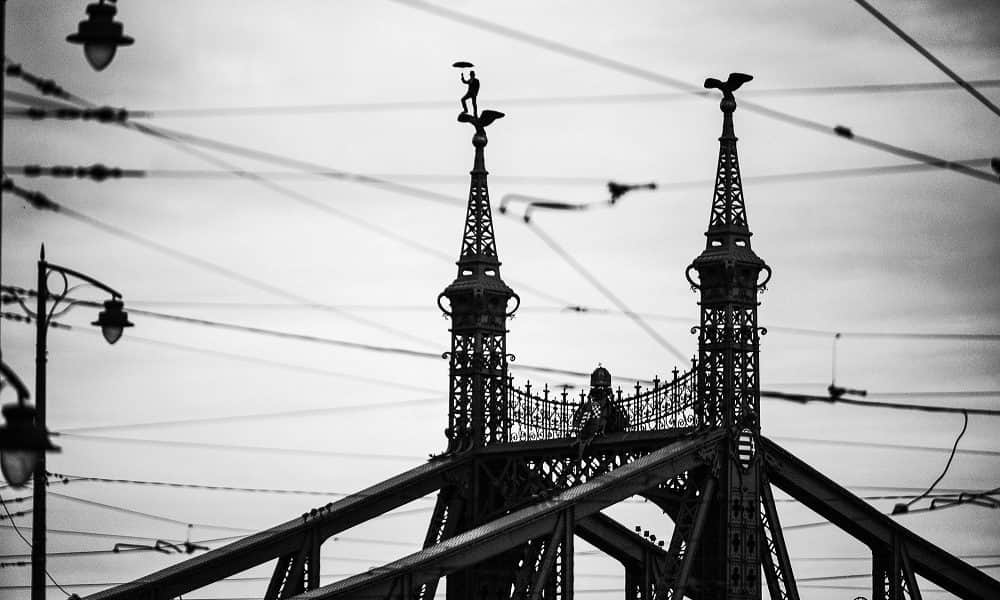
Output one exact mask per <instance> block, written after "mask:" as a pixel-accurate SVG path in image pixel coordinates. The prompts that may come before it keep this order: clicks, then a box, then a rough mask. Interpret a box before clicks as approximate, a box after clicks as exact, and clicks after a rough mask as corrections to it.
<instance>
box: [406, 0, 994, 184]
mask: <svg viewBox="0 0 1000 600" xmlns="http://www.w3.org/2000/svg"><path fill="white" fill-rule="evenodd" d="M393 2H396V3H397V4H401V5H403V6H407V7H410V8H413V9H417V10H421V11H424V12H427V13H430V14H433V15H436V16H438V17H442V18H444V19H448V20H451V21H454V22H457V23H462V24H464V25H467V26H471V27H475V28H477V29H481V30H484V31H489V32H491V33H494V34H497V35H500V36H503V37H506V38H510V39H515V40H518V41H520V42H524V43H527V44H530V45H532V46H536V47H539V48H544V49H546V50H549V51H551V52H555V53H557V54H561V55H563V56H569V57H571V58H575V59H577V60H581V61H584V62H587V63H590V64H593V65H597V66H600V67H603V68H606V69H611V70H614V71H617V72H620V73H625V74H628V75H632V76H634V77H638V78H640V79H644V80H646V81H651V82H653V83H657V84H660V85H665V86H668V87H672V88H674V89H678V90H681V91H683V92H686V93H689V94H692V95H701V94H702V93H703V92H704V89H702V88H701V87H698V86H695V85H692V84H689V83H687V82H685V81H682V80H680V79H677V78H675V77H671V76H668V75H663V74H661V73H656V72H653V71H650V70H648V69H644V68H640V67H636V66H634V65H630V64H627V63H624V62H621V61H618V60H614V59H611V58H607V57H605V56H601V55H599V54H595V53H593V52H588V51H586V50H581V49H579V48H574V47H572V46H569V45H567V44H563V43H560V42H556V41H554V40H549V39H546V38H543V37H541V36H537V35H534V34H530V33H527V32H524V31H520V30H517V29H514V28H512V27H506V26H503V25H500V24H498V23H495V22H493V21H489V20H486V19H482V18H479V17H475V16H472V15H469V14H466V13H463V12H460V11H456V10H452V9H450V8H445V7H443V6H439V5H436V4H432V3H430V2H425V1H423V0H393ZM740 107H741V108H742V109H743V110H746V111H749V112H753V113H756V114H759V115H762V116H765V117H767V118H770V119H774V120H777V121H781V122H783V123H786V124H789V125H794V126H796V127H801V128H805V129H809V130H811V131H817V132H820V133H825V134H830V135H835V136H838V137H841V138H843V139H846V140H850V141H853V142H856V143H858V144H862V145H864V146H868V147H870V148H875V149H877V150H881V151H883V152H887V153H890V154H894V155H896V156H902V157H905V158H909V159H911V160H916V161H919V162H923V163H926V164H929V165H934V166H938V167H941V168H944V169H948V170H952V171H955V172H958V173H961V174H963V175H967V176H970V177H974V178H976V179H980V180H983V181H988V182H990V183H993V184H1000V181H998V180H997V177H996V176H995V175H992V174H990V173H987V172H984V171H979V170H977V169H973V168H970V167H967V166H965V165H960V164H958V163H954V162H952V161H948V160H945V159H942V158H938V157H936V156H932V155H930V154H925V153H923V152H917V151H914V150H909V149H907V148H902V147H900V146H894V145H892V144H887V143H885V142H881V141H879V140H876V139H873V138H869V137H866V136H861V135H858V134H855V133H854V132H853V131H852V130H851V129H849V128H847V127H844V126H842V125H837V126H835V127H830V126H828V125H825V124H823V123H820V122H818V121H813V120H811V119H806V118H803V117H798V116H795V115H792V114H790V113H786V112H783V111H780V110H775V109H772V108H768V107H766V106H764V105H761V104H758V103H756V102H753V101H750V100H746V99H743V100H741V101H740Z"/></svg>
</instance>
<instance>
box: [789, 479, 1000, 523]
mask: <svg viewBox="0 0 1000 600" xmlns="http://www.w3.org/2000/svg"><path fill="white" fill-rule="evenodd" d="M996 494H1000V487H996V488H993V489H991V490H986V491H985V492H981V493H978V494H970V495H963V496H960V497H959V498H958V499H957V500H956V501H954V502H950V503H948V504H945V505H943V506H940V507H935V506H933V505H932V506H929V507H926V508H915V509H912V510H909V511H907V512H905V513H900V514H898V515H894V516H896V517H905V516H907V515H916V514H921V513H928V512H935V511H942V510H945V509H948V508H954V507H956V506H966V505H970V504H971V505H973V506H976V504H975V503H974V500H976V499H978V498H985V497H987V496H994V495H996ZM871 520H872V519H871V518H868V517H865V518H863V519H860V520H858V521H857V522H859V523H861V522H866V521H871ZM828 525H833V523H832V522H831V521H815V522H812V523H798V524H795V525H782V526H781V529H782V531H795V530H798V529H812V528H815V527H826V526H828Z"/></svg>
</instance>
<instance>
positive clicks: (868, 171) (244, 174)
mask: <svg viewBox="0 0 1000 600" xmlns="http://www.w3.org/2000/svg"><path fill="white" fill-rule="evenodd" d="M992 160H993V159H992V158H989V157H987V158H971V159H965V160H957V161H954V162H956V163H961V164H964V165H967V166H970V167H977V166H981V167H986V166H989V165H990V162H991V161H992ZM933 168H936V167H934V166H932V165H928V164H925V163H920V162H912V163H906V164H900V165H881V166H875V167H853V168H844V169H824V170H815V171H800V172H794V173H773V174H767V175H753V176H746V177H744V178H743V181H744V182H745V183H757V184H775V183H777V184H781V183H789V182H798V181H812V180H824V179H837V178H849V177H875V176H882V175H897V174H905V173H914V172H920V171H927V170H930V169H933ZM4 171H6V172H7V173H8V174H10V175H18V176H23V177H30V178H38V177H54V178H62V179H68V178H75V179H90V180H93V181H101V182H103V181H113V180H121V179H195V180H198V179H213V180H214V179H233V178H244V179H251V178H252V177H260V178H264V179H267V180H303V179H316V178H326V177H329V176H331V175H332V174H334V172H332V171H320V170H297V171H264V170H250V169H241V168H238V167H236V168H230V167H224V168H220V169H128V168H125V169H123V168H120V167H107V166H105V165H101V164H94V165H89V166H87V165H76V166H73V165H52V166H44V165H38V164H25V165H11V166H5V167H4ZM368 175H369V176H371V177H378V178H380V179H389V180H392V181H397V182H402V181H415V182H422V183H459V182H465V181H467V180H468V177H467V176H463V175H457V174H456V175H448V174H443V173H436V174H435V173H371V174H368ZM490 179H491V180H492V181H494V182H503V183H521V184H532V185H572V186H598V185H605V184H607V182H608V179H607V178H606V177H556V176H551V175H490ZM712 183H713V182H712V180H710V179H691V180H685V181H667V182H663V183H657V187H658V189H661V188H662V189H665V190H668V191H672V190H680V189H693V188H702V187H704V186H710V185H712ZM284 189H287V188H284ZM292 193H294V194H298V192H294V191H293V192H292ZM307 198H308V197H307ZM310 200H311V199H310ZM318 204H319V205H320V206H321V207H324V208H323V210H325V209H326V208H330V207H329V205H327V204H323V203H318ZM607 204H608V202H607V201H599V202H594V203H592V204H589V205H585V206H591V205H593V206H600V205H607ZM342 214H344V215H347V216H349V217H350V218H351V219H356V220H357V221H359V222H363V223H365V225H363V226H364V227H366V228H368V226H369V225H372V224H371V223H370V222H369V221H365V220H363V219H360V218H358V217H355V216H353V215H349V213H342ZM338 216H339V215H338ZM375 227H378V226H377V225H376V226H375ZM390 234H391V236H392V239H396V238H400V239H398V240H397V241H400V243H410V242H412V240H410V239H409V238H406V237H403V236H399V235H398V234H396V233H395V232H391V231H387V232H386V235H390ZM403 240H407V242H403ZM416 243H419V242H416ZM431 250H432V251H433V252H439V251H438V250H436V249H431Z"/></svg>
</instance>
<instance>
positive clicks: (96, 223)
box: [3, 178, 433, 345]
mask: <svg viewBox="0 0 1000 600" xmlns="http://www.w3.org/2000/svg"><path fill="white" fill-rule="evenodd" d="M3 191H6V192H11V193H13V194H15V195H16V196H18V197H20V198H22V199H24V200H25V201H27V202H28V203H29V204H31V206H32V207H34V208H37V209H39V210H48V211H51V212H54V213H56V214H60V215H64V216H67V217H69V218H71V219H74V220H76V221H79V222H81V223H84V224H86V225H89V226H91V227H94V228H95V229H99V230H101V231H104V232H105V233H109V234H111V235H114V236H115V237H119V238H122V239H124V240H128V241H130V242H132V243H135V244H139V245H140V246H143V247H146V248H149V249H151V250H154V251H156V252H159V253H160V254H163V255H166V256H169V257H171V258H173V259H175V260H179V261H181V262H185V263H187V264H189V265H192V266H196V267H198V268H200V269H202V270H205V271H208V272H211V273H214V274H216V275H220V276H222V277H225V278H226V279H230V280H233V281H238V282H240V283H242V284H244V285H246V286H248V287H252V288H255V289H257V290H260V291H264V292H267V293H269V294H271V295H273V296H277V297H280V298H285V299H286V300H293V301H295V302H299V303H301V304H304V305H307V306H309V307H312V308H315V309H316V310H320V311H325V312H330V313H333V314H336V315H337V316H340V317H342V318H344V319H346V320H348V321H353V322H355V323H358V324H362V325H365V326H367V327H371V328H374V329H378V330H380V331H383V332H385V333H391V334H393V335H396V336H400V337H404V338H406V339H409V340H411V341H416V342H419V343H421V344H425V345H433V344H431V342H428V341H427V340H424V339H422V338H419V337H416V336H414V335H411V334H409V333H407V332H405V331H401V330H398V329H396V328H394V327H390V326H388V325H385V324H382V323H379V322H377V321H372V320H371V319H367V318H364V317H359V316H358V315H352V314H350V313H347V312H344V311H339V310H336V309H335V308H332V305H328V304H323V303H322V302H318V301H316V300H313V299H311V298H306V297H305V296H301V295H299V294H297V293H294V292H291V291H289V290H287V289H286V288H284V287H281V286H278V285H274V284H271V283H268V282H266V281H262V280H260V279H256V278H254V277H250V276H247V275H244V274H242V273H239V272H237V271H235V270H232V269H229V268H227V267H223V266H222V265H219V264H217V263H214V262H211V261H208V260H205V259H203V258H200V257H198V256H194V255H192V254H188V253H186V252H182V251H180V250H177V249H175V248H171V247H170V246H166V245H164V244H161V243H159V242H156V241H154V240H151V239H149V238H146V237H143V236H140V235H137V234H135V233H132V232H131V231H128V230H125V229H123V228H120V227H116V226H114V225H110V224H108V223H105V222H104V221H101V220H99V219H96V218H94V217H91V216H89V215H85V214H83V213H81V212H79V211H76V210H74V209H71V208H69V207H67V206H64V205H61V204H58V203H56V202H55V201H53V200H52V199H51V198H49V197H48V196H46V195H44V194H42V193H41V192H37V191H30V190H26V189H24V188H21V187H19V186H17V185H15V184H14V183H13V181H12V180H11V179H9V178H7V179H5V180H4V185H3Z"/></svg>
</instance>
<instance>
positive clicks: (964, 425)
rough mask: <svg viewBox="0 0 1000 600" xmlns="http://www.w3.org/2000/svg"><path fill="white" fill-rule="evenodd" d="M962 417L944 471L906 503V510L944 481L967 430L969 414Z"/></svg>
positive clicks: (963, 414)
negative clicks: (960, 425)
mask: <svg viewBox="0 0 1000 600" xmlns="http://www.w3.org/2000/svg"><path fill="white" fill-rule="evenodd" d="M962 417H963V422H962V431H960V432H958V437H956V438H955V443H954V444H952V446H951V454H949V455H948V462H947V463H945V465H944V470H943V471H941V474H940V475H938V477H937V479H935V480H934V483H932V484H931V485H930V487H928V488H927V489H926V490H925V491H924V492H922V493H920V495H918V496H914V498H913V499H912V500H910V501H909V502H907V503H906V507H907V508H909V507H911V506H913V505H914V504H915V503H916V502H917V501H918V500H920V499H921V498H926V497H927V495H928V494H930V493H931V492H933V491H934V488H935V487H937V484H939V483H941V480H942V479H944V476H945V475H947V474H948V469H950V468H951V461H953V460H955V451H956V450H958V443H959V442H960V441H962V436H964V435H965V431H966V430H967V429H968V428H969V413H965V412H964V413H962Z"/></svg>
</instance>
